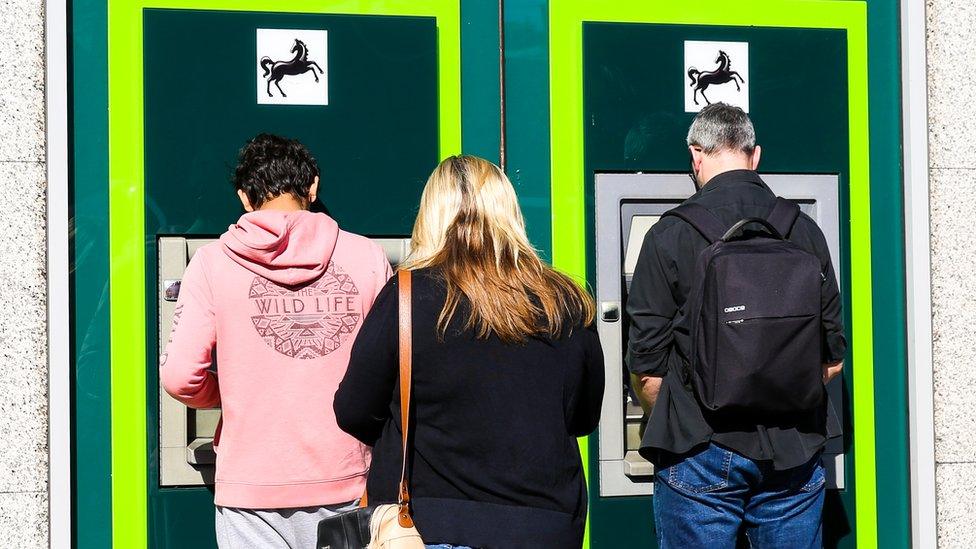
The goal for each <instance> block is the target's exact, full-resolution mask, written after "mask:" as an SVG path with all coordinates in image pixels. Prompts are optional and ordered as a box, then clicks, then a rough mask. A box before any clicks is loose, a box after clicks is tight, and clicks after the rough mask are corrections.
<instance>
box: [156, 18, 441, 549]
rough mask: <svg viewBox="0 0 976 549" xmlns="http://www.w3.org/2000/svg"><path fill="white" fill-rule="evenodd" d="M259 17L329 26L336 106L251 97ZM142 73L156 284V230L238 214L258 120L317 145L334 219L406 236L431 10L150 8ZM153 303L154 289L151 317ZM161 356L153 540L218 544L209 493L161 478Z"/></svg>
mask: <svg viewBox="0 0 976 549" xmlns="http://www.w3.org/2000/svg"><path fill="white" fill-rule="evenodd" d="M256 28H296V29H325V30H328V33H329V35H328V40H329V60H328V68H327V70H328V71H329V105H328V106H324V107H322V106H279V105H273V106H272V105H257V104H256V99H255V98H256V91H255V80H254V76H255V71H256V67H255V64H254V63H255V57H256V56H255V29H256ZM186 36H194V37H195V38H194V40H184V39H183V37H186ZM199 52H209V55H200V53H199ZM215 59H219V60H220V61H219V63H215V62H214V60H215ZM174 75H178V77H174ZM145 78H146V81H145V89H146V95H145V98H146V103H145V104H146V111H145V112H146V133H145V136H146V156H145V158H146V232H147V251H146V257H147V262H146V277H147V280H146V287H147V292H148V293H149V295H150V296H152V295H154V291H155V286H156V284H155V280H156V272H157V271H156V263H155V260H154V258H155V257H156V253H157V252H156V236H158V235H163V234H193V235H204V236H206V235H216V234H219V233H220V232H222V231H223V230H224V229H226V227H227V225H228V224H230V223H233V222H234V221H235V220H236V219H237V217H238V216H239V215H240V213H242V210H241V206H240V203H239V202H238V201H237V197H236V196H235V194H234V191H233V189H232V186H231V185H230V183H229V181H230V176H231V174H232V170H233V166H234V163H235V158H236V154H237V150H238V148H239V147H240V146H241V145H242V144H243V143H244V142H245V140H247V139H248V138H250V137H251V136H253V135H255V134H256V133H258V132H261V131H267V132H273V133H280V134H283V135H287V136H290V137H295V138H298V139H300V140H301V141H302V142H303V143H304V144H305V145H306V146H307V147H308V148H309V149H310V150H311V152H312V154H313V155H314V156H315V157H316V158H317V160H318V162H319V166H320V168H321V171H322V183H321V187H320V192H319V196H320V197H321V198H320V202H322V203H323V204H324V208H325V209H326V210H327V211H328V212H329V213H330V214H331V215H332V216H333V217H335V218H336V219H337V220H338V221H339V223H340V226H342V227H343V228H345V229H347V230H350V231H353V232H357V233H361V234H366V235H371V236H394V235H397V236H400V235H403V236H406V235H409V234H410V232H411V229H412V226H413V220H414V216H415V214H416V207H417V204H418V202H419V199H420V193H421V191H422V188H423V184H424V183H425V181H426V179H427V176H428V174H429V173H430V171H431V169H432V168H433V166H434V165H435V164H436V162H437V160H438V147H439V144H438V103H437V34H436V24H435V20H434V19H433V18H415V17H381V16H336V15H299V14H268V13H243V12H200V11H179V10H147V11H146V15H145ZM285 82H287V80H285ZM319 207H322V204H320V205H319ZM156 315H157V310H156V305H155V301H154V300H152V299H150V300H149V302H148V303H147V325H148V326H149V327H150V329H154V328H155V327H156V318H157V316H156ZM156 356H158V349H157V344H156V341H155V337H154V335H150V336H149V337H148V339H147V364H148V366H147V380H148V384H147V385H148V386H147V396H148V402H149V403H150V407H149V408H150V409H149V417H148V422H147V427H148V429H147V431H148V441H147V442H148V447H149V461H150V463H149V515H150V516H149V528H150V532H149V539H150V546H151V547H173V548H181V549H182V548H190V547H213V546H214V544H215V541H214V534H213V494H212V491H211V490H210V489H207V488H167V489H160V488H159V476H158V459H159V456H158V439H157V438H156V432H157V429H158V415H157V406H156V394H157V392H156V391H157V387H158V385H157V383H158V374H157V371H156V360H155V358H154V357H156Z"/></svg>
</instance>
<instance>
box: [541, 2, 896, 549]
mask: <svg viewBox="0 0 976 549" xmlns="http://www.w3.org/2000/svg"><path fill="white" fill-rule="evenodd" d="M548 7H549V10H548V19H547V23H548V27H547V33H548V36H547V39H548V42H549V51H548V54H549V57H548V65H549V71H550V72H549V82H548V90H547V91H548V98H549V106H550V126H549V127H550V147H551V156H550V158H551V163H550V170H551V171H550V173H551V181H552V205H553V221H552V227H553V229H552V234H553V262H554V264H555V265H556V266H557V267H559V268H561V269H563V270H565V271H567V272H569V273H571V274H572V275H574V276H577V277H579V278H584V277H585V278H586V279H587V281H588V282H590V283H593V281H594V280H593V274H594V263H593V262H594V256H593V249H594V246H593V239H594V236H593V218H592V216H593V185H594V176H595V175H596V174H599V173H621V172H624V173H671V174H687V173H688V169H689V168H688V156H687V152H686V150H685V147H684V137H685V133H686V131H687V127H688V124H689V123H690V121H691V118H692V116H693V115H692V114H690V113H685V112H684V104H683V103H684V101H683V97H682V89H683V88H684V87H685V86H687V85H688V80H687V77H686V74H685V72H686V70H687V67H685V66H683V65H682V57H683V55H682V42H683V41H684V40H715V41H745V42H748V43H749V50H750V53H749V58H750V59H749V63H750V67H751V71H750V72H751V78H752V81H751V83H752V85H753V86H755V87H753V88H751V92H750V95H751V98H750V113H751V115H752V117H753V118H754V120H755V122H756V125H757V131H758V133H759V140H760V142H761V143H766V144H767V147H766V150H765V151H764V157H763V163H762V166H761V169H762V170H764V171H766V172H771V173H781V174H789V173H806V174H818V173H821V174H831V175H835V176H837V177H839V179H840V189H841V190H840V193H839V196H838V198H839V200H840V211H841V235H842V238H841V250H842V254H841V255H842V262H841V265H839V268H840V270H841V271H842V278H844V280H845V281H846V282H845V283H846V285H847V288H846V290H847V292H846V299H847V300H848V301H847V304H846V305H847V307H846V314H847V315H848V322H847V325H848V329H849V336H850V340H851V344H852V346H851V352H850V356H849V358H848V368H847V369H846V372H845V376H847V377H846V378H845V388H846V390H847V391H848V393H849V399H848V402H849V406H846V407H845V409H844V411H843V412H842V413H843V414H844V416H845V422H847V425H846V432H847V434H846V438H845V441H844V442H845V446H844V450H845V453H846V455H847V457H846V463H845V470H846V471H845V472H846V475H845V476H846V485H845V488H844V489H843V490H840V491H834V492H831V493H829V495H828V500H829V504H828V506H827V509H826V511H825V521H826V523H827V525H826V526H825V534H826V535H825V542H826V543H827V546H840V547H853V546H859V547H862V546H863V547H878V546H880V547H906V546H908V544H909V543H910V537H909V518H908V517H909V508H908V497H909V484H908V482H909V474H908V472H909V471H908V455H907V443H908V436H907V418H906V408H907V405H906V393H905V379H906V362H905V341H904V325H905V316H904V289H903V279H902V278H900V276H901V274H900V273H901V266H902V265H903V252H904V249H903V244H902V241H901V235H902V233H901V217H900V216H901V211H902V210H901V203H900V197H901V193H900V190H901V188H900V183H901V179H900V161H901V159H900V141H899V139H898V138H899V129H900V127H899V126H898V121H899V114H900V110H899V104H898V93H897V87H895V86H892V85H890V83H891V81H892V79H895V80H897V76H898V72H897V59H898V50H897V44H898V43H897V40H896V38H895V36H896V32H897V19H896V18H894V14H893V13H892V11H891V10H892V9H893V7H894V6H888V5H882V3H881V2H868V3H865V2H855V1H829V0H828V1H819V2H795V1H786V0H768V1H756V2H750V3H745V4H741V3H729V2H721V1H707V0H705V1H700V2H695V3H684V2H653V3H648V2H639V1H616V2H590V1H577V2H556V1H552V2H549V3H548ZM869 31H870V32H869ZM869 49H870V52H871V64H870V65H869V64H868V52H869ZM740 66H741V65H740ZM804 101H805V102H804ZM869 105H870V109H869ZM648 195H650V196H653V191H650V192H649V193H648ZM596 438H597V437H590V440H589V445H588V446H589V448H588V450H589V452H588V454H589V455H588V457H587V460H588V463H589V465H590V471H591V474H590V475H589V482H590V487H591V490H590V503H591V507H590V515H589V526H590V528H589V542H590V545H591V546H592V547H617V546H641V545H644V544H647V543H648V540H652V539H653V536H654V533H653V532H654V530H653V520H652V517H651V515H650V506H651V499H650V498H649V497H606V498H605V497H601V496H600V495H599V494H600V492H599V484H598V483H599V479H598V478H597V477H596V476H595V475H593V474H592V472H593V471H594V470H595V469H596V468H597V466H598V460H599V447H598V445H597V441H596Z"/></svg>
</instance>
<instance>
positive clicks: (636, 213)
mask: <svg viewBox="0 0 976 549" xmlns="http://www.w3.org/2000/svg"><path fill="white" fill-rule="evenodd" d="M763 180H764V181H766V183H767V184H768V185H769V186H770V188H771V189H772V190H773V192H775V193H776V194H777V195H779V196H783V197H785V198H788V199H790V200H794V201H795V202H797V203H798V204H799V205H800V208H801V210H802V211H803V212H804V213H806V214H807V215H809V216H810V217H812V218H813V219H814V220H815V221H816V222H817V224H818V225H820V227H821V228H822V230H823V232H824V236H825V237H826V239H827V245H828V247H829V249H830V253H831V258H832V261H833V264H834V265H835V269H837V267H836V266H837V265H839V264H840V261H839V259H840V255H839V254H840V230H839V229H840V224H839V220H840V213H839V209H838V207H839V205H838V200H837V197H838V177H837V176H836V175H809V174H803V175H800V174H797V175H785V174H774V175H764V176H763ZM694 191H695V187H694V184H693V183H692V182H691V181H690V180H689V178H688V176H687V175H684V174H650V173H630V174H627V173H603V174H596V177H595V191H594V198H595V221H596V223H595V234H596V238H595V239H594V242H595V243H596V244H595V247H596V249H595V255H596V272H595V274H596V277H595V278H596V286H595V291H596V299H597V308H598V311H599V318H598V322H597V329H598V331H599V333H600V340H601V341H602V343H603V351H604V361H605V364H606V388H605V390H604V395H603V410H602V414H601V420H600V429H599V434H598V446H599V487H600V488H599V490H600V494H599V495H600V497H620V496H640V495H651V494H652V492H653V475H654V468H653V466H652V465H651V464H650V463H649V462H647V461H646V460H645V459H644V458H642V457H641V456H640V455H639V454H638V449H639V448H640V441H641V438H640V433H639V431H640V423H641V418H642V416H643V412H642V410H641V408H640V406H639V405H638V403H637V402H636V401H635V399H634V397H633V395H632V392H631V390H630V387H629V375H628V374H627V373H626V372H627V368H626V366H625V365H624V362H623V357H624V353H625V349H626V345H627V328H628V323H627V318H626V315H625V314H624V308H625V305H626V302H627V292H628V290H629V289H630V284H631V281H632V279H633V274H634V267H635V265H636V264H637V257H638V254H639V253H640V249H641V244H642V243H643V241H644V235H645V234H646V233H647V231H648V230H650V228H651V227H652V226H653V225H654V224H655V223H657V221H658V220H659V219H660V218H661V216H662V215H663V214H664V212H666V211H668V210H670V209H671V208H674V207H675V206H677V205H679V204H680V203H681V202H682V201H684V200H685V199H686V198H688V197H689V196H691V194H693V193H694ZM836 274H837V278H838V281H839V282H840V271H839V270H837V272H836ZM842 383H843V380H842V379H841V378H837V379H835V380H834V381H833V382H832V383H831V385H830V386H829V387H828V390H829V392H830V397H831V401H832V402H833V403H834V406H838V407H839V406H840V405H841V404H842V403H843V398H844V396H843V389H842ZM839 411H840V410H839V409H838V412H839ZM824 466H825V467H826V468H827V471H828V484H827V486H828V488H830V489H843V488H844V487H845V478H844V449H843V444H842V442H841V440H840V439H834V440H831V441H830V442H829V443H828V446H827V449H826V451H825V455H824Z"/></svg>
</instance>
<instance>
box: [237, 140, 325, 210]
mask: <svg viewBox="0 0 976 549" xmlns="http://www.w3.org/2000/svg"><path fill="white" fill-rule="evenodd" d="M318 175H319V167H318V164H316V163H315V158H314V157H313V156H312V153H310V152H308V149H306V148H305V145H302V144H301V143H300V142H299V141H298V140H297V139H288V138H285V137H281V136H278V135H272V134H268V133H262V134H258V135H257V136H255V137H254V139H251V140H250V141H248V142H247V144H245V145H244V146H243V147H242V148H241V151H240V153H238V155H237V168H236V169H235V170H234V188H235V189H237V190H239V191H244V194H246V195H247V199H248V200H250V201H251V206H252V207H254V208H255V209H256V208H259V207H261V205H262V204H264V203H265V202H267V201H268V200H271V199H273V198H276V197H278V196H281V195H283V194H285V193H289V194H291V195H292V196H294V197H295V198H297V199H299V200H301V201H303V202H305V203H308V200H309V190H310V188H311V186H312V183H313V182H314V181H315V177H316V176H318Z"/></svg>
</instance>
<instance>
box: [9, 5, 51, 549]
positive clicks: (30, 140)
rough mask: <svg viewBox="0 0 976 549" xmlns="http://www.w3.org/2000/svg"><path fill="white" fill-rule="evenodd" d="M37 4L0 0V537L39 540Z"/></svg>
mask: <svg viewBox="0 0 976 549" xmlns="http://www.w3.org/2000/svg"><path fill="white" fill-rule="evenodd" d="M43 12H44V4H43V2H41V0H0V37H3V39H2V40H0V74H3V75H4V76H3V78H0V219H2V224H0V281H2V283H0V296H2V299H0V395H2V398H0V540H2V545H3V546H4V547H46V546H47V539H48V531H47V528H48V526H47V354H46V348H47V335H46V333H45V330H46V319H45V317H46V310H45V307H46V302H45V299H46V296H45V293H46V281H45V280H46V273H45V219H44V216H45V190H46V185H45V166H44V142H45V138H44V13H43Z"/></svg>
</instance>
